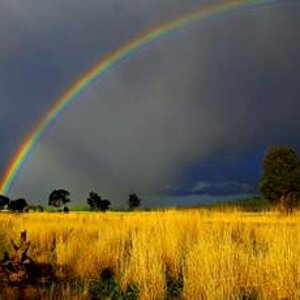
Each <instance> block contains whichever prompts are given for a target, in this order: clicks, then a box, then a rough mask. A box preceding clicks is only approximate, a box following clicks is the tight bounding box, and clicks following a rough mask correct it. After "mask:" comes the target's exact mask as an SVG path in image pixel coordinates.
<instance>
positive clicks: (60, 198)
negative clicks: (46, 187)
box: [48, 189, 71, 207]
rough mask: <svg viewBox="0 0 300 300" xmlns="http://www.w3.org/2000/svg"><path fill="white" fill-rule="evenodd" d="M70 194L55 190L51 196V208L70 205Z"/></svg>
mask: <svg viewBox="0 0 300 300" xmlns="http://www.w3.org/2000/svg"><path fill="white" fill-rule="evenodd" d="M69 196H70V192H68V191H66V190H64V189H60V190H54V191H53V192H52V193H51V194H50V196H49V202H48V205H49V206H54V207H62V206H65V205H66V204H67V203H69V202H70V201H71V200H70V199H69Z"/></svg>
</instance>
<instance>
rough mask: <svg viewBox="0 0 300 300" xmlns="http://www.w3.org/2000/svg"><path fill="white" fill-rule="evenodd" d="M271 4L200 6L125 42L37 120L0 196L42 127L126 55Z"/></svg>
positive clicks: (248, 0)
mask: <svg viewBox="0 0 300 300" xmlns="http://www.w3.org/2000/svg"><path fill="white" fill-rule="evenodd" d="M274 2H276V0H273V1H270V0H228V1H225V2H224V1H223V2H221V3H218V4H214V5H208V6H205V7H203V6H202V7H200V8H199V9H196V10H194V11H192V12H190V13H187V14H185V15H183V16H180V17H178V18H175V19H173V20H171V21H169V22H166V23H163V24H161V25H159V26H157V27H155V28H153V29H151V30H149V31H148V32H146V33H145V34H142V35H140V36H139V37H137V38H135V39H133V40H131V41H129V42H128V43H127V44H125V45H124V46H122V47H121V48H119V49H117V50H115V51H114V52H112V53H111V54H109V55H107V56H106V57H104V58H103V59H101V60H100V61H99V62H97V63H96V64H95V65H94V67H93V68H92V69H90V71H88V72H87V73H86V74H84V75H83V76H81V77H80V78H79V79H78V80H77V81H76V82H75V83H74V84H73V85H72V87H71V88H70V89H69V90H68V91H66V93H64V94H63V95H62V96H61V98H59V99H58V100H57V101H56V102H55V104H54V105H53V106H52V108H51V109H50V110H49V111H48V112H47V114H46V115H45V116H44V118H42V119H41V120H40V122H39V123H38V124H37V125H36V127H35V128H34V130H33V131H32V132H31V133H30V134H29V135H28V136H27V137H26V138H25V140H24V142H23V144H22V145H21V146H20V147H19V148H18V150H17V152H16V153H15V154H14V156H13V158H12V159H11V161H10V163H9V165H8V167H7V169H6V171H5V173H4V175H3V177H2V178H1V182H0V194H3V195H7V194H8V193H9V190H10V188H11V186H12V184H13V182H14V180H15V178H16V176H17V175H18V173H19V172H20V170H21V169H22V167H23V165H24V164H25V161H26V158H27V157H28V156H29V154H30V152H31V151H32V149H33V148H34V146H35V145H36V144H37V143H38V142H39V141H40V139H41V137H42V135H43V133H44V132H45V130H46V128H48V127H49V125H51V124H52V123H53V122H54V121H55V120H56V119H57V117H58V116H59V115H60V114H61V113H62V112H63V111H64V109H65V108H66V107H67V106H68V105H69V104H71V102H72V101H73V100H74V99H75V98H77V97H79V95H80V94H81V93H82V92H83V91H84V90H85V89H86V88H87V87H88V86H90V85H91V84H92V83H93V82H94V81H95V80H96V79H98V78H99V77H101V76H104V75H105V74H106V73H107V72H108V71H110V70H111V69H112V68H113V67H114V66H116V65H117V64H119V63H121V62H123V61H124V60H125V59H126V58H128V57H129V56H130V55H132V54H134V53H136V52H138V51H139V50H141V49H142V48H144V47H145V46H147V45H148V44H150V43H152V42H154V41H157V40H158V39H159V38H161V37H163V36H165V35H166V34H168V33H170V32H172V31H175V30H177V29H179V28H182V27H184V26H187V25H189V24H191V23H193V22H195V21H199V20H201V19H203V18H207V17H210V16H215V15H218V14H224V13H228V12H235V11H238V10H240V9H242V8H253V7H257V6H260V5H263V4H267V3H274Z"/></svg>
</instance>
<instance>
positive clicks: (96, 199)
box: [87, 192, 111, 211]
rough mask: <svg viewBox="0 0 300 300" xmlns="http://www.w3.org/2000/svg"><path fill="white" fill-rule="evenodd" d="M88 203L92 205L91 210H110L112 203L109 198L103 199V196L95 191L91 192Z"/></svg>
mask: <svg viewBox="0 0 300 300" xmlns="http://www.w3.org/2000/svg"><path fill="white" fill-rule="evenodd" d="M87 203H88V205H89V206H90V208H91V210H100V211H106V210H108V209H109V206H110V205H111V203H110V201H109V200H106V199H102V198H101V196H99V195H98V194H97V193H95V192H91V193H90V195H89V198H88V199H87Z"/></svg>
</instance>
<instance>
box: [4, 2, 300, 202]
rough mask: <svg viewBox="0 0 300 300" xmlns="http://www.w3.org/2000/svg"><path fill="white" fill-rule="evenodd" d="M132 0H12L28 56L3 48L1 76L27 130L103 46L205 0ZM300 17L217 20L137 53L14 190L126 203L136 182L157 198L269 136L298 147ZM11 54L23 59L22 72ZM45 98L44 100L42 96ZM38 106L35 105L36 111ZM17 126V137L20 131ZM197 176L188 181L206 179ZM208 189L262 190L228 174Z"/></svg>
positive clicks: (70, 114) (51, 137)
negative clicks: (210, 163) (92, 194)
mask: <svg viewBox="0 0 300 300" xmlns="http://www.w3.org/2000/svg"><path fill="white" fill-rule="evenodd" d="M125 2H126V5H125V4H124V3H125ZM125 2H124V1H122V2H121V1H110V2H109V3H108V2H101V1H88V3H87V2H84V4H83V2H80V3H79V2H76V1H75V2H72V4H71V2H69V1H63V2H62V1H60V2H55V1H54V2H53V1H52V2H51V3H50V2H48V3H46V4H45V5H41V4H39V5H37V2H35V1H31V2H26V3H27V5H28V6H27V7H25V6H24V4H21V2H11V3H15V6H16V7H15V8H11V9H12V11H13V9H16V12H15V14H17V15H18V18H17V19H18V20H16V21H20V20H19V15H21V16H23V19H24V20H23V23H24V24H26V26H27V27H26V26H25V25H22V28H23V29H22V30H24V31H26V32H27V35H28V36H29V37H27V38H28V40H26V42H23V43H22V39H24V35H23V33H22V34H20V36H16V38H15V40H16V41H14V42H11V45H13V46H10V47H12V48H13V47H16V48H13V49H18V47H21V46H19V45H18V46H14V45H15V44H14V43H16V44H18V43H21V44H22V47H23V48H22V49H24V47H25V50H22V51H23V53H20V52H19V51H17V50H16V51H15V52H14V51H13V50H11V51H10V50H4V51H7V53H6V55H4V58H5V59H6V62H5V64H3V65H4V66H6V67H7V66H9V67H7V68H8V73H9V72H11V73H9V74H10V77H8V79H7V77H6V76H5V73H7V72H3V73H1V74H2V75H0V76H2V77H5V78H6V81H5V80H4V82H5V85H4V91H6V93H7V94H8V96H7V97H8V98H7V99H10V98H9V97H13V96H15V95H17V96H18V97H19V96H20V97H22V100H20V98H18V100H14V101H15V102H14V104H11V108H10V109H11V110H12V109H13V108H15V107H16V103H17V105H21V107H22V110H21V112H22V113H21V114H20V116H18V115H17V117H19V118H21V120H22V122H24V123H25V124H27V125H26V126H24V128H28V126H29V125H31V124H33V123H34V122H33V120H34V119H35V118H34V117H32V113H33V112H35V113H37V114H38V113H40V111H43V110H44V109H45V108H47V107H48V106H49V105H50V101H51V98H52V99H53V98H54V97H55V95H57V91H59V90H61V89H63V87H64V85H65V82H70V81H69V80H70V79H71V78H74V77H76V76H75V75H74V74H76V75H77V74H78V72H79V73H80V72H81V71H82V70H83V69H84V68H86V65H90V63H92V62H94V61H96V59H99V55H100V56H101V53H105V52H109V51H110V50H111V49H113V48H114V47H117V46H118V45H120V44H122V43H123V42H125V41H127V40H128V38H129V37H131V36H134V35H135V33H137V32H140V27H142V28H147V27H150V26H151V24H155V23H157V22H160V21H162V20H165V19H168V18H169V17H171V16H172V15H176V13H177V12H179V11H182V10H189V9H190V8H191V7H193V5H195V4H196V3H197V2H196V1H176V2H174V1H172V2H170V1H165V2H162V1H154V2H151V3H150V2H146V1H145V3H144V4H145V5H141V2H140V1H134V0H132V1H128V3H127V1H125ZM22 3H24V2H22ZM32 3H34V4H35V5H32ZM198 3H199V1H198ZM2 5H3V4H2ZM6 5H7V4H6ZM68 5H69V6H68ZM299 14H300V9H299V7H296V6H295V7H294V8H293V9H289V8H281V9H269V8H264V9H261V10H258V11H252V12H242V13H240V14H238V15H233V16H222V17H218V18H211V19H207V20H206V21H201V22H199V23H197V24H194V25H193V26H190V27H189V28H185V29H182V30H179V31H178V32H177V33H176V34H174V35H172V36H171V37H169V38H168V39H164V40H163V41H161V42H160V43H156V44H153V45H151V46H150V47H148V48H147V49H146V50H144V51H143V52H141V53H138V54H137V55H136V56H135V57H134V58H133V59H131V61H130V62H127V63H126V64H123V65H122V66H119V67H118V68H117V69H115V70H114V72H113V73H112V74H111V75H110V76H109V77H108V78H106V79H105V80H104V81H102V82H101V81H100V82H97V83H96V84H94V85H93V86H91V87H90V88H89V89H88V90H87V91H85V93H84V94H83V95H82V96H81V97H80V99H78V101H76V104H75V103H74V104H73V105H72V106H70V107H69V108H68V110H67V111H66V112H65V113H64V114H63V116H62V118H60V119H59V120H58V121H57V122H56V123H55V124H54V125H53V127H52V128H51V130H49V131H48V133H47V136H45V138H44V139H43V140H42V142H41V143H40V144H39V145H38V147H37V148H36V150H35V152H34V154H33V155H32V156H31V158H30V159H29V160H28V162H27V165H26V166H25V168H24V170H23V172H22V173H21V174H20V177H19V179H18V180H17V182H16V185H15V187H14V189H13V190H12V195H20V194H22V195H25V196H26V197H30V198H32V199H40V198H42V199H45V197H46V196H47V193H48V192H49V190H51V189H53V188H57V187H65V188H68V189H70V190H71V191H73V193H74V195H75V198H77V201H80V200H81V199H82V197H84V196H85V195H86V194H87V193H88V192H89V191H90V190H92V189H95V190H99V191H102V192H103V193H104V194H106V195H107V196H108V197H111V198H113V199H114V200H116V201H119V202H123V203H124V200H126V199H124V197H125V198H126V195H127V194H128V193H129V192H130V191H132V190H136V191H138V192H140V193H141V194H142V195H145V197H150V196H151V195H155V194H159V193H160V191H161V190H163V189H165V187H166V186H179V187H180V184H181V181H182V180H183V179H182V178H181V177H182V172H181V170H182V168H184V167H185V166H187V165H191V164H193V163H195V162H198V161H202V160H206V159H207V158H209V157H212V156H214V155H222V154H224V153H230V154H233V155H237V156H238V155H239V154H240V153H243V152H244V151H251V150H255V149H256V148H257V147H260V146H261V144H262V143H263V144H268V143H270V144H272V143H289V144H294V143H298V142H299V138H298V134H297V132H298V131H299V127H300V123H299V111H298V110H297V108H298V106H299V96H300V88H299V84H298V78H300V58H299V55H298V53H299V50H300V37H299V34H298V31H297V28H299V25H300V19H299ZM0 20H1V18H0ZM100 20H101V21H100ZM6 23H9V20H7V21H6ZM96 25H97V26H96ZM7 26H8V25H7ZM10 26H11V25H10ZM15 26H17V25H15ZM20 26H21V25H20ZM0 28H1V27H0ZM102 28H105V30H102ZM108 29H109V30H108ZM0 33H1V31H0ZM2 34H3V32H2ZM25 36H26V34H25ZM79 36H80V38H79ZM20 41H21V42H20ZM28 41H31V42H32V44H31V45H28ZM25 44H26V45H25ZM57 45H58V46H57ZM7 49H8V48H7ZM10 52H11V53H12V54H11V56H10V54H9V53H10ZM4 53H5V52H4ZM0 55H1V54H0ZM24 55H25V56H24ZM1 57H2V61H3V55H2V56H0V59H1ZM7 57H9V59H8V58H7ZM47 57H49V60H48V59H47ZM14 59H16V60H17V61H18V62H19V61H21V62H23V63H24V64H25V67H24V68H22V69H21V72H23V73H22V74H21V75H20V70H19V69H18V67H17V66H15V65H14V62H13V60H14ZM18 59H19V60H18ZM74 60H76V62H74ZM36 64H37V65H36ZM31 65H33V66H35V67H34V68H33V71H31V69H30V68H29V66H31ZM18 66H19V64H18ZM36 68H37V69H36ZM35 70H38V71H35ZM47 71H49V72H47ZM27 72H28V73H27ZM31 72H33V74H32V73H31ZM16 74H19V76H20V77H17V79H16V78H15V75H16ZM57 74H58V76H57ZM26 75H28V76H27V77H26ZM2 77H1V78H2ZM23 77H24V79H23V80H22V78H23ZM31 77H33V78H34V80H31V79H30V78H31ZM27 80H28V82H27ZM19 82H22V83H23V84H24V87H23V88H24V89H22V88H21V91H19V92H17V91H16V92H15V94H14V93H12V92H10V93H9V90H8V89H12V85H11V83H14V84H16V85H17V84H19ZM24 82H25V83H26V84H25V83H24ZM29 89H30V91H31V93H34V94H30V97H28V95H27V94H26V91H28V90H29ZM32 90H34V92H33V91H32ZM46 91H47V92H48V93H46ZM4 95H5V93H4ZM49 95H51V97H50V96H49ZM41 97H44V98H45V97H46V98H47V99H46V100H45V101H43V102H42V103H41V101H40V99H41ZM11 99H12V98H11ZM14 99H15V98H14ZM16 101H17V102H16ZM22 101H23V102H22ZM24 101H25V102H24ZM25 103H26V104H25ZM1 105H2V103H1ZM4 105H7V106H8V107H9V105H10V102H9V103H8V102H6V103H5V102H4ZM22 105H23V106H22ZM31 105H32V106H35V108H31V109H29V108H27V107H30V106H31ZM7 111H9V108H8V109H7ZM10 116H11V113H8V114H7V116H6V118H10ZM9 122H10V124H20V122H13V121H11V120H10V121H9ZM5 128H7V126H6V127H5ZM12 132H13V134H16V135H17V136H20V135H21V133H22V130H20V131H18V129H15V131H12ZM17 133H18V134H17ZM190 180H194V182H189V183H188V184H186V187H187V188H190V187H191V186H195V184H196V183H197V182H207V180H208V179H207V178H192V179H190ZM183 181H184V180H183ZM243 184H244V186H243V187H244V188H245V187H246V185H247V183H243ZM210 186H211V187H212V186H214V188H215V190H217V189H220V188H221V187H222V188H223V190H226V189H227V192H226V193H227V194H228V193H229V192H228V190H230V192H232V193H233V194H237V193H244V192H245V193H246V192H249V191H250V190H251V192H252V191H253V189H251V188H250V185H249V184H248V185H247V189H244V188H241V185H240V183H239V182H238V181H234V180H233V181H232V180H231V181H230V184H229V182H228V180H226V178H224V182H223V183H220V181H219V182H218V184H212V183H210ZM251 187H252V185H251ZM205 192H208V191H205ZM187 193H188V191H187ZM210 194H216V193H214V192H213V191H210ZM207 197H208V196H207ZM195 199H196V198H195V197H193V200H195Z"/></svg>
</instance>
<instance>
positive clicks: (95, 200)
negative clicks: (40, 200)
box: [0, 189, 142, 213]
mask: <svg viewBox="0 0 300 300" xmlns="http://www.w3.org/2000/svg"><path fill="white" fill-rule="evenodd" d="M70 195H71V194H70V192H69V191H67V190H65V189H58V190H54V191H52V192H51V194H50V195H49V198H48V206H50V207H54V208H55V209H56V211H58V212H64V213H68V212H69V211H70V208H69V206H68V204H69V203H70V202H71V199H70ZM141 203H142V199H141V198H140V197H139V196H137V194H135V193H132V194H129V196H128V200H127V204H128V209H129V210H135V209H137V208H138V207H140V206H141ZM87 204H88V206H89V208H90V210H92V211H102V212H105V211H107V210H109V209H110V207H111V205H112V203H111V202H110V201H109V200H108V199H104V198H102V197H101V196H100V195H99V194H98V193H96V192H90V194H89V197H88V198H87ZM0 209H1V210H3V209H7V210H10V211H17V212H28V211H30V210H31V211H44V208H43V207H42V206H41V205H29V204H28V202H27V201H26V200H25V199H23V198H21V199H16V200H11V199H10V198H9V197H7V196H4V195H0Z"/></svg>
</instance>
